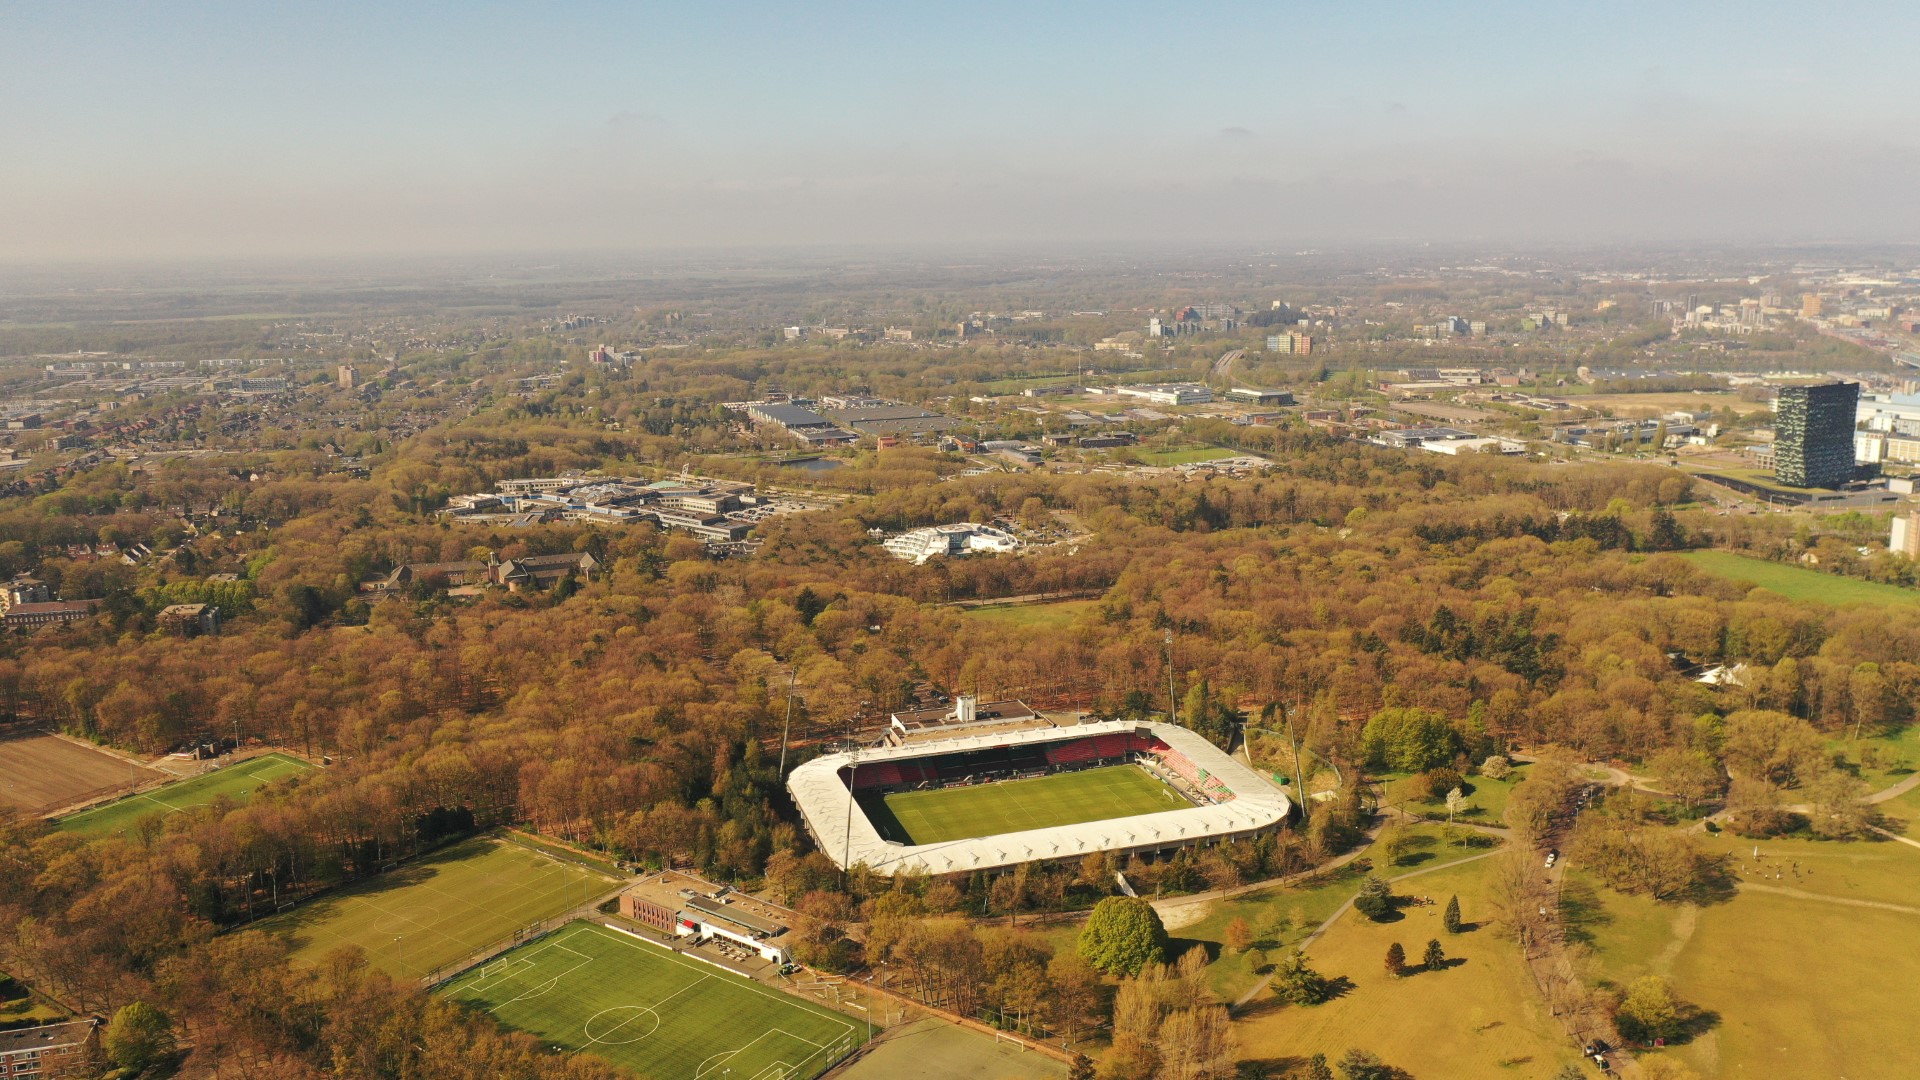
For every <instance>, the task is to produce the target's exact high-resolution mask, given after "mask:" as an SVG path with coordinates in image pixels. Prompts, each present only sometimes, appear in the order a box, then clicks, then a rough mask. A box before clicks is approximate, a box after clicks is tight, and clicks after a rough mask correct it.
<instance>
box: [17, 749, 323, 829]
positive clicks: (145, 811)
mask: <svg viewBox="0 0 1920 1080" xmlns="http://www.w3.org/2000/svg"><path fill="white" fill-rule="evenodd" d="M313 767H314V766H312V765H309V764H307V763H306V762H304V761H301V760H300V759H299V758H297V757H292V756H289V755H287V754H265V755H262V756H260V757H257V758H248V759H247V760H245V761H242V762H239V763H238V764H234V765H223V766H221V767H220V768H218V769H214V770H213V771H211V772H205V773H201V774H200V775H199V776H194V777H189V778H187V779H185V780H176V781H174V782H173V783H171V784H162V785H161V786H159V787H157V788H154V789H153V790H152V791H147V792H142V793H140V794H138V795H129V796H127V797H126V798H124V799H118V800H115V801H114V802H110V803H105V804H103V805H100V806H96V807H93V808H92V809H89V810H82V811H80V812H79V813H77V814H68V815H67V816H66V817H63V818H61V819H60V820H59V821H58V822H57V823H55V825H54V828H56V829H58V830H60V831H61V832H70V833H76V834H78V835H80V836H85V837H89V838H92V837H100V836H109V835H112V834H113V833H121V832H126V831H127V830H129V829H131V828H133V826H134V824H135V823H136V822H138V821H139V820H140V819H141V818H144V817H150V816H152V815H155V814H173V813H178V812H179V811H181V810H185V809H187V808H188V807H192V806H204V805H206V804H207V803H210V802H212V801H213V800H215V799H217V798H219V797H220V796H222V795H224V796H226V797H227V798H229V799H232V800H233V801H234V802H237V803H241V802H246V801H247V797H248V796H250V795H252V794H253V792H254V789H255V788H258V787H260V786H261V785H263V784H265V783H267V782H268V781H270V780H279V779H281V778H283V777H287V776H293V775H296V774H298V773H303V772H307V771H309V770H311V769H312V768H313Z"/></svg>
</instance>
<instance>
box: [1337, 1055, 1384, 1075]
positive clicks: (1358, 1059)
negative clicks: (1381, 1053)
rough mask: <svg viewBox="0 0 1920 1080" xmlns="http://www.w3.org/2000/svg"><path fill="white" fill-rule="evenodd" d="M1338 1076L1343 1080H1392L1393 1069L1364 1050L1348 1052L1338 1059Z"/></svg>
mask: <svg viewBox="0 0 1920 1080" xmlns="http://www.w3.org/2000/svg"><path fill="white" fill-rule="evenodd" d="M1340 1075H1341V1076H1342V1077H1345V1080H1393V1067H1392V1066H1390V1065H1388V1064H1387V1063H1386V1062H1384V1061H1381V1060H1380V1059H1379V1058H1377V1057H1375V1056H1373V1055H1372V1054H1369V1053H1367V1052H1366V1051H1365V1050H1359V1049H1354V1050H1349V1051H1347V1053H1346V1056H1345V1057H1342V1058H1341V1059H1340Z"/></svg>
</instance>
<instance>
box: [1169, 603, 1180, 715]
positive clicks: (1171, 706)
mask: <svg viewBox="0 0 1920 1080" xmlns="http://www.w3.org/2000/svg"><path fill="white" fill-rule="evenodd" d="M1166 642H1167V719H1168V720H1170V721H1172V722H1173V723H1176V724H1177V723H1179V722H1180V710H1179V708H1178V707H1177V706H1176V705H1175V704H1174V700H1173V627H1171V626H1169V627H1167V637H1166Z"/></svg>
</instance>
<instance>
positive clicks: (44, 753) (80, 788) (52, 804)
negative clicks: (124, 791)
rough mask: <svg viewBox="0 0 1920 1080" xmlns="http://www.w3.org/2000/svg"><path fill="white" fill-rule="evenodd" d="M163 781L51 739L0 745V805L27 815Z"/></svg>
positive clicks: (97, 752)
mask: <svg viewBox="0 0 1920 1080" xmlns="http://www.w3.org/2000/svg"><path fill="white" fill-rule="evenodd" d="M165 775H166V774H165V773H162V772H156V771H154V770H153V769H148V768H144V767H142V766H139V765H135V764H133V763H131V762H127V761H123V760H121V759H120V758H117V757H114V756H113V755H112V754H109V753H105V752H104V751H100V750H95V749H93V748H92V747H90V746H87V745H85V744H84V743H79V742H75V741H73V740H71V739H62V738H60V737H58V736H55V735H19V736H14V737H12V738H6V739H0V803H5V804H7V805H10V806H16V807H19V808H20V809H21V810H25V811H27V812H28V813H31V814H44V813H47V812H49V811H52V810H58V809H60V808H61V807H63V806H70V805H72V804H73V803H76V802H80V801H82V800H84V799H87V798H89V797H95V796H99V795H105V794H107V793H108V792H109V791H114V790H118V789H120V788H130V787H136V786H138V785H140V784H144V783H146V782H148V781H150V780H157V779H159V778H160V777H162V776H165Z"/></svg>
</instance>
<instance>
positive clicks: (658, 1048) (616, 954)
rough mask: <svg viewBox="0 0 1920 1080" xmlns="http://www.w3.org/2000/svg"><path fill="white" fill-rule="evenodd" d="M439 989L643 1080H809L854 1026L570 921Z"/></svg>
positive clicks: (858, 1035) (857, 1035) (656, 948)
mask: <svg viewBox="0 0 1920 1080" xmlns="http://www.w3.org/2000/svg"><path fill="white" fill-rule="evenodd" d="M440 992H441V993H443V994H446V995H447V996H448V997H451V998H453V999H454V1000H456V1001H461V1002H465V1003H466V1004H468V1005H470V1006H472V1007H474V1008H477V1009H483V1010H485V1011H486V1012H489V1013H491V1014H493V1017H494V1019H496V1020H498V1021H499V1022H500V1023H502V1024H504V1025H506V1026H507V1027H510V1028H514V1029H517V1030H520V1031H525V1032H529V1033H531V1034H533V1035H535V1036H538V1037H539V1038H540V1039H541V1040H542V1041H543V1042H548V1043H554V1044H557V1045H559V1046H564V1047H566V1048H568V1049H570V1050H582V1051H586V1052H587V1053H591V1054H595V1055H598V1056H599V1057H602V1058H605V1059H606V1060H607V1061H609V1062H611V1063H613V1064H614V1065H617V1066H619V1067H621V1068H624V1069H630V1070H632V1071H633V1072H635V1073H638V1074H639V1075H641V1076H645V1077H649V1078H651V1080H722V1078H725V1080H810V1078H811V1077H813V1076H816V1075H818V1074H819V1073H821V1072H822V1071H824V1070H825V1069H826V1068H827V1067H828V1066H829V1065H831V1064H833V1063H834V1062H835V1061H838V1060H839V1059H840V1058H841V1057H842V1056H844V1055H845V1054H846V1052H847V1051H849V1050H851V1049H852V1048H853V1047H854V1046H855V1045H856V1044H857V1043H858V1042H859V1041H860V1040H862V1039H864V1038H865V1036H866V1026H865V1025H864V1024H856V1023H855V1022H854V1021H853V1020H851V1019H848V1018H847V1017H844V1016H841V1015H839V1014H837V1013H834V1012H830V1011H828V1010H827V1009H825V1008H822V1007H820V1006H816V1005H813V1004H811V1003H809V1002H805V1001H801V1000H800V999H798V998H794V997H789V996H788V995H786V994H782V993H779V992H777V991H775V990H771V989H768V988H766V987H763V986H760V985H758V984H756V983H754V982H753V981H752V980H750V979H747V978H746V977H744V976H740V975H735V974H733V973H731V972H727V971H722V970H720V969H719V968H715V967H712V966H710V965H707V964H702V963H699V962H697V961H693V960H688V959H686V958H684V957H681V956H677V955H675V954H674V953H673V952H671V951H670V950H668V949H666V948H665V947H663V946H660V945H655V944H653V943H651V942H645V941H641V940H638V939H637V938H635V937H634V936H633V935H631V934H627V933H623V932H621V931H618V930H612V929H609V928H607V927H604V926H601V925H599V924H598V923H592V922H585V921H582V922H576V923H573V924H571V925H569V926H567V927H565V928H563V929H561V930H560V931H558V932H556V933H555V934H553V935H552V936H550V937H546V938H542V939H540V940H538V941H534V942H529V943H528V944H526V945H523V946H521V947H520V948H518V949H515V950H514V951H512V952H510V953H507V954H506V955H504V956H501V957H500V958H498V959H496V960H492V961H489V962H488V963H486V964H483V965H481V966H479V967H477V968H474V969H473V970H471V971H469V972H467V973H466V974H464V975H461V976H460V977H459V978H458V979H455V980H453V981H452V982H450V983H448V984H447V985H446V986H444V987H442V988H441V990H440Z"/></svg>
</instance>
